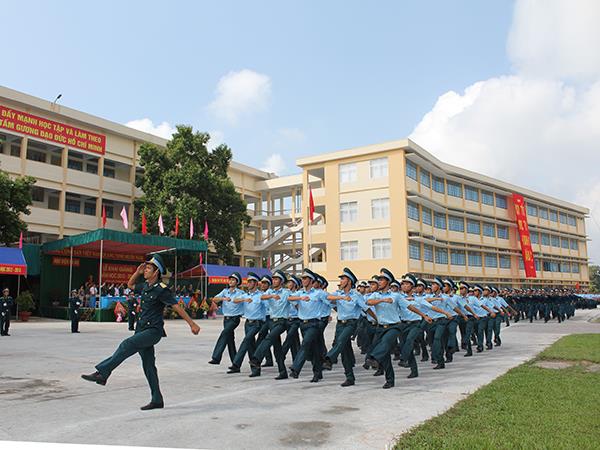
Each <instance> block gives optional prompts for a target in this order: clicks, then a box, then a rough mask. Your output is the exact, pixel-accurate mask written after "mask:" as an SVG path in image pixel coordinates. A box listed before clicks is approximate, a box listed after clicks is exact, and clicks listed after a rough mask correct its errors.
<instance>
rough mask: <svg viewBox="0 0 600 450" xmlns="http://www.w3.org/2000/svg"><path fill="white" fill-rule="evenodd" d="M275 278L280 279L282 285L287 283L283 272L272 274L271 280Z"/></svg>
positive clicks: (277, 271)
mask: <svg viewBox="0 0 600 450" xmlns="http://www.w3.org/2000/svg"><path fill="white" fill-rule="evenodd" d="M275 277H277V278H280V279H281V281H283V282H284V283H285V282H286V281H287V275H286V274H285V272H284V271H283V270H276V271H275V272H273V278H275Z"/></svg>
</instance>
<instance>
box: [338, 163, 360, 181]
mask: <svg viewBox="0 0 600 450" xmlns="http://www.w3.org/2000/svg"><path fill="white" fill-rule="evenodd" d="M339 170H340V184H344V183H353V182H355V181H356V178H357V172H356V164H354V163H350V164H340V166H339Z"/></svg>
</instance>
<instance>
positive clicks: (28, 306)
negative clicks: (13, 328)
mask: <svg viewBox="0 0 600 450" xmlns="http://www.w3.org/2000/svg"><path fill="white" fill-rule="evenodd" d="M17 308H19V319H21V322H27V321H28V320H29V316H31V311H33V310H34V309H35V303H34V302H33V297H32V296H31V293H30V292H29V291H23V292H21V294H19V296H18V297H17Z"/></svg>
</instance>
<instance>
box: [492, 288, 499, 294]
mask: <svg viewBox="0 0 600 450" xmlns="http://www.w3.org/2000/svg"><path fill="white" fill-rule="evenodd" d="M492 291H494V292H495V293H496V294H499V293H500V291H499V290H498V288H497V287H496V286H492Z"/></svg>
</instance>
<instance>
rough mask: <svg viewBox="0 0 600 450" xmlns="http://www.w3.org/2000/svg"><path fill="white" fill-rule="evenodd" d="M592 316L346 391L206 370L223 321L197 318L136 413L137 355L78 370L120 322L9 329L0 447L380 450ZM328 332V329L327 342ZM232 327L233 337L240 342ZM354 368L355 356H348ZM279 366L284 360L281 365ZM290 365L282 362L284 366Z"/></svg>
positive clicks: (123, 332)
mask: <svg viewBox="0 0 600 450" xmlns="http://www.w3.org/2000/svg"><path fill="white" fill-rule="evenodd" d="M598 316H600V310H578V311H577V312H576V316H575V318H573V319H570V320H568V321H566V322H564V323H562V324H558V323H556V321H552V322H549V323H547V324H544V322H543V321H537V322H534V323H533V324H530V323H529V322H528V321H521V322H519V323H517V324H515V323H512V324H511V326H510V327H508V328H506V327H505V326H504V325H503V327H502V341H503V344H502V346H501V347H498V348H495V349H494V350H492V351H485V352H484V353H481V354H474V356H473V357H472V358H463V357H462V355H463V354H464V352H462V353H458V354H456V355H455V358H454V362H453V363H450V364H447V365H446V369H444V370H439V371H434V370H432V365H431V363H430V362H424V363H419V369H420V376H419V377H418V378H416V379H411V380H407V379H406V378H405V376H406V375H408V373H409V369H403V368H400V367H398V366H395V367H396V387H395V388H393V389H390V390H383V389H381V386H382V384H383V382H384V380H383V379H382V377H373V376H372V372H371V371H366V370H364V369H363V368H362V367H358V368H357V369H356V379H357V382H356V385H355V386H352V387H348V388H342V387H340V386H339V385H340V383H341V382H343V381H344V374H343V369H342V367H341V364H340V365H337V366H334V368H333V371H331V372H327V371H326V372H324V380H323V381H322V382H319V383H316V384H314V383H310V382H309V380H310V378H311V371H310V364H307V365H305V367H304V369H303V372H302V373H301V375H300V378H299V379H297V380H295V379H288V380H282V381H275V380H274V379H273V378H274V377H275V376H276V375H277V373H276V369H274V368H266V369H263V372H262V376H261V377H260V378H253V379H251V378H248V374H249V373H250V371H249V368H248V365H247V363H245V364H244V366H243V369H242V373H241V374H232V375H227V374H226V373H225V372H226V370H227V366H228V365H229V364H228V363H229V361H228V360H227V358H226V357H224V359H223V362H222V364H221V366H211V365H209V364H207V361H208V360H209V359H210V354H211V351H212V347H213V344H214V342H215V340H216V338H217V336H218V334H219V332H220V331H221V328H222V321H221V320H204V321H199V324H200V326H201V327H202V331H201V332H200V334H199V335H198V336H193V335H192V334H191V333H190V331H189V328H188V326H187V325H186V324H185V322H183V321H180V320H176V321H169V322H167V324H166V330H167V333H168V335H169V336H168V338H165V339H163V340H162V341H161V342H160V343H159V345H158V347H157V367H158V371H159V376H160V381H161V389H162V392H163V395H164V397H165V409H162V410H153V411H147V412H144V411H140V410H139V407H140V406H142V405H144V404H146V403H147V402H148V401H149V399H150V393H149V389H148V386H147V384H146V380H145V378H144V375H143V372H142V368H141V363H140V358H139V357H137V356H134V357H132V358H130V359H129V360H127V361H126V362H125V363H124V364H123V365H122V366H120V367H119V368H118V369H117V370H116V371H115V372H114V373H113V375H112V377H111V378H110V379H109V381H108V383H107V385H106V386H99V385H96V384H92V383H88V382H85V381H83V380H82V379H81V378H80V375H81V374H82V373H91V372H93V371H94V367H93V366H94V364H96V363H97V362H99V361H101V360H102V359H104V358H105V357H107V356H109V355H110V354H111V353H112V352H113V351H114V349H115V348H116V347H117V346H118V344H119V343H120V341H121V340H122V339H123V338H125V337H127V336H128V335H129V334H130V332H128V331H127V326H126V324H120V323H87V322H84V323H81V325H80V329H81V334H71V333H70V328H69V327H70V324H69V323H68V322H66V321H54V320H40V319H37V320H34V321H32V322H29V323H20V322H13V324H12V325H11V329H10V331H11V336H10V337H2V338H0V409H1V410H2V411H3V417H2V423H1V424H0V440H8V441H38V442H59V443H81V444H105V445H111V444H114V445H131V446H136V445H137V446H155V447H179V448H222V449H225V448H254V449H264V448H281V447H289V448H306V447H321V448H385V447H386V446H387V445H392V444H393V442H394V440H395V438H396V437H397V436H398V435H399V434H401V433H403V432H405V431H407V430H408V429H410V428H411V427H413V426H414V425H416V424H419V423H421V422H423V421H425V420H427V419H429V418H431V417H434V416H436V415H438V414H440V413H442V412H444V411H446V410H447V409H448V408H449V407H451V406H452V405H454V404H455V403H456V402H457V401H459V400H461V399H463V398H465V397H466V396H468V395H469V394H470V393H472V392H474V391H475V390H477V389H478V388H479V387H480V386H482V385H485V384H487V383H489V382H490V381H492V380H493V379H495V378H496V377H498V376H499V375H501V374H503V373H505V372H506V371H507V370H509V369H511V368H513V367H515V366H517V365H519V364H521V363H522V362H524V361H527V360H529V359H531V358H532V357H534V356H535V355H536V354H538V353H539V352H541V351H542V350H543V349H545V348H546V347H547V346H549V345H550V344H552V343H554V342H555V341H556V340H557V339H559V338H560V337H561V336H564V335H568V334H572V333H596V332H600V323H592V322H591V321H590V320H591V319H593V318H597V317H598ZM333 330H334V326H332V325H330V326H329V327H328V328H327V331H326V332H327V335H326V336H327V342H328V344H330V343H331V340H332V334H333ZM241 336H242V326H240V327H238V330H237V339H238V343H239V342H241ZM357 357H358V358H359V361H361V362H362V360H363V358H362V357H360V356H359V355H357ZM286 362H288V363H289V364H291V362H290V361H289V358H288V361H286ZM289 364H288V365H289Z"/></svg>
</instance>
